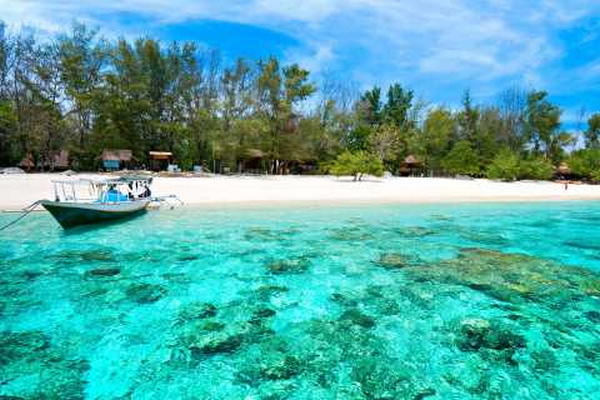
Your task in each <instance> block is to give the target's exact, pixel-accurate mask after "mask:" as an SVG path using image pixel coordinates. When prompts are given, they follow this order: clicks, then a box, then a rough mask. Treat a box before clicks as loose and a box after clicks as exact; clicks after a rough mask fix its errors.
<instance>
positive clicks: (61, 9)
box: [0, 0, 600, 108]
mask: <svg viewBox="0 0 600 400" xmlns="http://www.w3.org/2000/svg"><path fill="white" fill-rule="evenodd" d="M0 9H2V10H4V11H5V12H4V15H3V17H2V18H3V19H4V20H5V22H7V23H9V24H10V25H11V26H19V25H23V24H28V25H33V26H35V27H38V28H40V29H42V30H46V31H51V32H52V31H59V30H63V29H64V27H66V26H68V25H69V23H70V22H71V21H72V20H73V18H77V19H79V20H83V21H86V22H90V23H92V24H96V25H98V26H100V27H102V28H103V33H104V34H107V33H108V34H110V33H118V35H128V34H135V33H136V32H135V30H136V27H135V19H136V18H141V19H143V20H144V21H145V24H146V25H147V24H150V25H153V26H155V27H157V28H159V27H161V26H165V25H178V24H188V23H193V22H194V21H201V20H211V21H224V22H228V23H236V24H246V25H252V26H257V27H261V28H264V29H269V30H273V31H276V32H280V33H282V34H285V35H288V36H291V37H293V38H295V39H296V40H297V41H298V42H299V43H302V46H299V47H296V48H289V49H287V50H286V51H285V52H284V55H285V57H286V58H287V59H288V61H298V62H301V63H302V64H303V65H305V66H306V67H308V68H310V69H312V70H314V71H317V72H318V71H320V70H325V69H327V70H336V71H339V73H340V74H343V75H344V76H345V77H347V78H348V79H354V80H357V81H359V82H360V83H361V84H363V85H371V84H374V83H378V84H381V85H385V84H387V83H389V82H391V81H392V80H399V81H401V82H404V83H406V84H408V85H409V86H413V87H414V88H416V89H417V90H420V91H422V92H424V95H425V96H426V97H429V98H432V99H433V100H434V101H438V102H451V101H456V100H458V99H456V93H452V94H451V95H452V96H454V97H453V98H450V97H449V96H450V95H445V93H450V92H451V90H454V91H456V90H458V89H459V88H460V89H465V88H467V87H470V88H472V89H473V92H474V94H475V95H478V94H479V95H480V96H482V97H485V96H489V95H491V94H492V93H494V92H495V91H498V90H499V89H501V88H502V87H503V86H507V85H509V84H511V83H513V82H525V83H528V84H531V85H535V86H538V87H543V88H546V89H549V90H550V91H553V90H557V91H561V90H564V88H563V87H560V86H559V85H558V84H557V83H563V82H567V81H570V82H571V85H570V86H571V87H570V89H571V90H585V87H589V86H590V82H592V83H593V81H594V80H597V79H598V70H599V69H598V65H600V61H599V60H598V59H583V60H578V59H577V57H578V56H577V55H575V53H576V52H577V51H578V46H579V45H582V46H583V45H586V43H587V45H590V43H591V45H592V46H593V45H598V44H599V38H598V35H597V33H596V32H597V29H596V28H598V25H597V23H596V24H595V25H594V22H593V19H594V16H595V15H599V14H600V3H599V2H597V1H594V0H531V1H527V2H523V1H519V0H483V1H477V0H403V1H399V0H328V1H326V0H303V1H297V0H248V1H241V0H228V1H220V2H215V1H211V0H201V1H193V2H190V1H186V0H120V1H118V2H103V3H100V2H96V1H91V0H62V1H46V0H0ZM123 14H126V15H130V16H131V18H129V19H128V23H127V24H124V23H123V22H122V21H121V22H120V21H119V20H115V18H114V16H115V15H123ZM591 21H592V22H591ZM107 30H108V31H109V32H107ZM573 31H576V32H580V33H581V35H577V34H576V35H574V36H575V37H570V36H568V37H562V36H561V33H562V32H567V33H571V32H573ZM200 39H201V38H200ZM573 57H575V59H573V60H571V61H572V62H569V63H567V64H574V65H568V66H565V60H570V59H571V58H573ZM575 72H577V74H578V75H577V77H576V78H574V79H569V76H570V74H574V73H575ZM592 86H596V87H597V86H598V85H597V84H596V85H592ZM596 90H598V89H597V88H596ZM440 92H442V93H440ZM596 94H597V93H596ZM588 95H589V94H586V95H585V96H588ZM581 96H584V95H581ZM588 97H592V96H588ZM568 106H574V105H568ZM595 107H596V108H599V106H598V105H597V104H596V105H595Z"/></svg>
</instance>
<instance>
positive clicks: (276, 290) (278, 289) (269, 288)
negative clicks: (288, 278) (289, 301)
mask: <svg viewBox="0 0 600 400" xmlns="http://www.w3.org/2000/svg"><path fill="white" fill-rule="evenodd" d="M289 290H290V289H288V288H287V287H286V286H279V285H264V286H261V287H259V288H258V289H256V290H255V291H254V293H255V294H256V296H257V298H258V300H259V301H269V300H271V297H274V296H279V295H280V294H282V293H287V292H289Z"/></svg>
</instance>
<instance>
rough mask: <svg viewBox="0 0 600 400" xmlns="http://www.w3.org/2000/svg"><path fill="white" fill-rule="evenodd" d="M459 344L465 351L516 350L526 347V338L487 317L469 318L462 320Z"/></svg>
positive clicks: (457, 342) (457, 341)
mask: <svg viewBox="0 0 600 400" xmlns="http://www.w3.org/2000/svg"><path fill="white" fill-rule="evenodd" d="M456 344H457V346H458V347H459V348H460V349H461V350H463V351H478V350H480V349H482V348H485V349H490V350H516V349H518V348H522V347H525V339H524V338H523V337H522V336H520V335H517V334H515V333H513V332H511V331H510V330H509V329H508V328H507V327H506V326H504V325H501V324H498V323H495V322H494V323H492V322H490V321H488V320H485V319H480V318H469V319H465V320H463V321H461V322H460V327H459V336H458V338H457V340H456Z"/></svg>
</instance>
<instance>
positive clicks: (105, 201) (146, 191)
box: [40, 177, 156, 229]
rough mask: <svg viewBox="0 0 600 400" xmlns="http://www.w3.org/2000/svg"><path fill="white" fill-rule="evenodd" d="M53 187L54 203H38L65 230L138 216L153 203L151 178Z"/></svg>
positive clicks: (86, 181)
mask: <svg viewBox="0 0 600 400" xmlns="http://www.w3.org/2000/svg"><path fill="white" fill-rule="evenodd" d="M53 184H54V200H53V201H51V200H42V201H40V204H41V205H42V206H43V207H44V208H45V209H46V210H48V211H49V212H50V214H52V216H53V217H54V218H55V219H56V221H58V223H59V224H60V225H61V226H62V227H63V228H65V229H68V228H73V227H76V226H80V225H88V224H95V223H99V222H105V221H111V220H116V219H121V218H127V217H132V216H135V215H138V214H142V213H144V212H145V211H146V209H147V208H148V206H149V205H150V203H151V202H152V201H153V200H156V199H153V198H152V197H151V191H150V185H151V184H152V178H144V177H142V178H139V177H121V178H114V179H105V180H92V179H79V180H72V181H55V182H53Z"/></svg>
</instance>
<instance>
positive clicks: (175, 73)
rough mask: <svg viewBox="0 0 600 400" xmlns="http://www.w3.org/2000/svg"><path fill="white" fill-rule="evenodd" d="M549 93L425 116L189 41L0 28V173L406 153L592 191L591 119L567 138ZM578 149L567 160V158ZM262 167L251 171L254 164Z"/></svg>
mask: <svg viewBox="0 0 600 400" xmlns="http://www.w3.org/2000/svg"><path fill="white" fill-rule="evenodd" d="M561 114H562V112H561V109H560V108H559V107H558V106H557V105H555V104H553V103H552V102H551V101H550V100H549V98H548V94H547V93H546V92H544V91H538V90H530V89H526V88H523V87H520V86H514V87H512V88H509V89H507V90H505V91H503V92H502V93H500V94H499V95H498V98H497V101H495V102H494V104H476V103H475V102H474V101H473V99H472V97H471V95H470V93H469V91H466V92H465V93H464V94H463V98H462V104H461V107H459V108H458V109H452V108H449V107H444V106H432V105H430V104H428V103H427V102H426V101H424V100H423V99H420V98H418V97H417V96H415V93H414V92H413V91H412V90H410V89H407V88H405V87H403V86H402V85H400V84H398V83H394V84H392V85H390V86H389V88H387V89H386V90H382V89H381V88H379V87H374V88H372V89H369V90H366V91H364V92H362V93H361V92H360V91H359V90H358V89H357V86H356V85H355V84H352V83H350V82H348V81H344V80H341V79H338V78H336V77H335V75H334V74H328V73H324V74H322V77H321V78H320V79H319V80H318V81H317V80H313V78H312V77H311V76H310V72H309V71H307V70H305V69H303V68H302V67H301V66H299V65H298V64H290V65H282V64H281V62H280V61H279V60H278V59H277V58H276V57H269V58H267V59H262V60H246V59H242V58H240V59H238V60H236V61H235V62H231V63H225V62H224V61H223V59H222V57H221V55H220V53H219V52H218V51H217V50H215V49H206V48H199V47H198V46H197V45H196V44H195V43H194V42H184V43H179V42H172V43H163V42H161V41H158V40H155V39H153V38H148V37H143V38H139V39H137V40H134V41H130V40H126V39H116V40H108V39H106V38H103V37H101V36H99V35H98V32H97V31H96V30H93V29H90V28H88V27H87V26H85V25H83V24H74V25H73V27H72V29H71V30H70V31H69V32H68V33H65V34H60V35H56V36H54V37H51V38H44V39H43V40H40V39H39V38H37V37H36V36H35V35H34V34H33V33H31V32H30V31H28V30H27V29H23V30H21V31H20V32H18V33H11V32H9V31H8V30H7V29H6V27H5V25H3V24H1V23H0V165H2V166H12V165H15V164H17V163H18V162H19V161H20V160H22V159H23V158H24V157H29V158H31V159H32V160H33V161H34V163H35V164H36V165H48V164H49V160H51V159H52V157H54V155H55V154H56V153H57V152H58V151H60V150H62V149H68V150H69V154H70V156H71V161H72V165H73V168H77V169H82V170H91V169H97V168H98V167H99V161H98V156H99V154H100V153H101V152H102V150H103V149H130V150H132V152H133V155H134V157H135V159H136V160H138V162H139V163H140V164H145V163H146V162H147V157H148V152H149V151H151V150H163V151H171V152H172V153H173V155H174V159H175V161H176V162H177V163H178V164H179V165H180V167H182V168H183V169H191V168H192V167H193V166H194V165H202V166H204V167H205V168H207V169H209V170H216V171H222V170H223V169H227V170H230V171H240V172H241V171H243V170H244V169H246V168H247V166H248V160H254V163H255V164H254V167H255V168H260V169H262V170H264V171H266V172H268V173H273V174H283V173H296V172H313V173H336V174H345V173H352V174H354V173H357V174H358V173H361V174H362V173H374V174H381V173H383V171H385V170H387V171H390V172H392V173H399V172H401V170H402V166H403V163H404V161H405V159H406V157H407V156H408V155H412V156H413V157H412V158H413V161H414V160H416V161H417V162H416V165H418V166H419V168H420V170H421V172H422V173H424V174H433V175H468V176H473V177H490V178H495V179H506V180H511V179H549V178H551V177H552V176H553V174H554V173H555V171H556V167H558V166H559V165H561V163H565V162H566V163H567V164H568V166H569V170H570V171H569V173H570V174H572V175H574V176H576V177H579V178H584V179H588V180H596V181H600V172H598V171H599V170H600V114H593V115H591V116H589V119H588V121H587V122H588V123H587V128H586V129H582V132H581V135H582V136H583V137H585V147H582V146H579V147H577V146H575V143H576V140H577V137H576V135H574V134H573V133H569V132H566V131H564V130H563V129H562V124H561ZM574 146H575V147H576V148H577V150H575V151H570V152H569V151H568V149H572V148H573V147H574ZM257 163H258V164H257Z"/></svg>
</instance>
